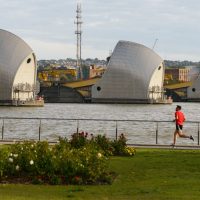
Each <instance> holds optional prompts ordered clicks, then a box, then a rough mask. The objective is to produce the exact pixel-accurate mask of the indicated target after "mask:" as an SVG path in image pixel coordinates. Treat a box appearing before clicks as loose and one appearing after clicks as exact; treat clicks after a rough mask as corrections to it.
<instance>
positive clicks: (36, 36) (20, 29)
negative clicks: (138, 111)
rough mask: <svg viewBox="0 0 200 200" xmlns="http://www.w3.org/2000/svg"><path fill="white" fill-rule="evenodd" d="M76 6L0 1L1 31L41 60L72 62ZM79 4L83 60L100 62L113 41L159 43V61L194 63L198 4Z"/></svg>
mask: <svg viewBox="0 0 200 200" xmlns="http://www.w3.org/2000/svg"><path fill="white" fill-rule="evenodd" d="M76 3H77V0H71V1H69V0H68V1H66V0H57V1H55V0H9V1H5V0H0V4H1V7H0V23H1V28H3V29H6V30H10V31H11V32H13V33H14V34H17V35H19V36H20V37H22V38H23V39H24V40H27V41H31V45H32V46H34V48H35V49H37V52H38V53H37V54H38V57H39V58H41V59H42V58H43V57H44V58H48V57H49V58H51V57H60V58H61V57H62V56H65V55H66V56H67V55H69V56H70V57H75V50H73V51H72V50H71V51H70V48H72V49H75V46H76V36H75V34H74V31H75V24H74V20H75V15H76V12H75V10H76ZM81 3H82V18H83V19H82V20H83V22H84V23H83V25H82V31H83V38H82V39H83V55H84V56H85V57H93V56H94V57H101V58H102V57H105V56H106V55H107V53H108V52H109V50H110V49H113V48H114V46H115V45H116V43H117V41H118V40H129V41H133V42H138V43H142V44H144V45H146V46H148V47H152V45H153V43H154V41H155V38H158V39H159V41H158V44H157V45H156V50H157V52H158V54H159V53H161V54H162V55H164V59H165V58H166V57H167V58H169V59H170V57H171V58H173V59H174V57H176V56H177V59H179V60H181V59H189V60H193V59H195V60H198V59H199V55H200V49H199V48H198V47H199V45H200V40H199V35H200V26H199V20H200V12H199V10H200V2H199V1H198V0H190V1H188V0H176V1H174V0H140V1H138V0H123V1H121V0H109V1H108V0H101V1H99V0H82V1H81ZM43 45H44V46H43ZM66 46H69V47H70V48H69V49H68V47H66ZM50 48H52V49H50ZM59 48H60V50H59ZM66 48H67V53H66ZM72 52H73V53H72ZM54 54H55V55H54ZM58 54H60V56H59V55H58Z"/></svg>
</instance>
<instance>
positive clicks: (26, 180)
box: [0, 172, 117, 185]
mask: <svg viewBox="0 0 200 200" xmlns="http://www.w3.org/2000/svg"><path fill="white" fill-rule="evenodd" d="M108 176H109V178H108V179H107V180H105V179H101V180H99V181H97V182H91V181H88V182H86V183H85V182H84V183H83V182H80V181H79V179H78V178H77V177H75V181H73V182H71V184H73V185H108V184H112V183H113V181H114V180H115V178H116V177H117V174H116V173H115V172H110V173H109V175H108ZM64 179H65V178H61V180H62V181H61V182H60V183H59V184H55V183H52V182H51V180H50V179H49V178H40V177H38V178H35V177H15V176H13V177H9V178H3V179H0V184H25V185H30V184H35V185H36V184H41V185H68V184H70V183H67V182H66V181H64Z"/></svg>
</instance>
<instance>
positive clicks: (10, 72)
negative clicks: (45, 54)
mask: <svg viewBox="0 0 200 200" xmlns="http://www.w3.org/2000/svg"><path fill="white" fill-rule="evenodd" d="M28 57H34V54H33V50H32V49H31V48H30V47H29V45H28V44H27V43H25V42H24V41H23V40H22V39H21V38H19V37H18V36H16V35H14V34H12V33H10V32H8V31H5V30H0V100H12V89H13V84H14V81H15V77H16V74H17V72H18V70H19V69H20V66H21V65H22V64H23V65H25V64H26V60H25V59H27V58H28ZM29 59H30V58H29ZM24 63H25V64H24ZM33 65H35V58H34V63H33ZM35 67H36V66H35ZM21 68H22V67H21ZM24 68H25V67H24ZM20 70H21V69H20ZM20 70H19V71H20ZM32 71H33V70H32ZM22 76H23V75H22ZM22 76H21V77H22ZM24 76H26V74H24ZM32 76H35V74H33V75H32ZM19 78H20V77H19ZM15 82H16V81H15Z"/></svg>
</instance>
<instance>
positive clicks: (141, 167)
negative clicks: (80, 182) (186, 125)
mask: <svg viewBox="0 0 200 200" xmlns="http://www.w3.org/2000/svg"><path fill="white" fill-rule="evenodd" d="M110 168H111V169H112V170H113V171H115V172H117V174H118V176H117V178H116V179H115V181H114V182H113V184H112V185H98V186H47V185H0V199H2V200H25V199H26V200H29V199H30V200H32V199H40V200H43V199H45V200H46V199H48V200H57V199H59V200H62V199H76V200H81V199H87V200H90V199H91V200H95V199H98V200H107V199H109V200H118V199H120V200H126V199H127V200H129V199H130V200H132V199H134V200H135V199H136V200H137V199H138V200H147V199H148V200H149V199H153V200H157V199H159V200H160V199H161V200H162V199H163V200H165V199H170V200H171V199H176V200H179V199H180V200H193V199H194V200H195V199H199V198H200V190H199V187H200V151H199V150H174V149H169V150H164V149H161V150H159V149H151V150H150V149H137V153H136V156H134V157H112V158H111V162H110Z"/></svg>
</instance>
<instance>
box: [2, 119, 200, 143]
mask: <svg viewBox="0 0 200 200" xmlns="http://www.w3.org/2000/svg"><path fill="white" fill-rule="evenodd" d="M0 120H1V121H2V125H1V141H4V140H5V137H4V135H5V122H6V121H7V120H36V121H38V123H37V124H38V139H37V140H38V141H40V140H41V135H42V122H43V121H44V120H46V121H75V122H76V131H75V132H76V133H79V131H80V127H79V126H80V122H83V121H90V122H113V123H115V133H113V134H114V135H115V137H114V138H115V139H116V140H117V139H118V136H119V123H120V122H135V123H151V124H155V135H154V137H155V144H156V145H157V144H158V141H159V124H161V123H171V124H172V123H174V122H173V121H167V120H166V121H164V120H163V121H162V120H130V119H129V120H123V119H90V118H85V119H80V118H28V117H0ZM186 123H187V124H196V125H197V132H196V134H197V145H199V143H200V122H199V121H187V122H186Z"/></svg>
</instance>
